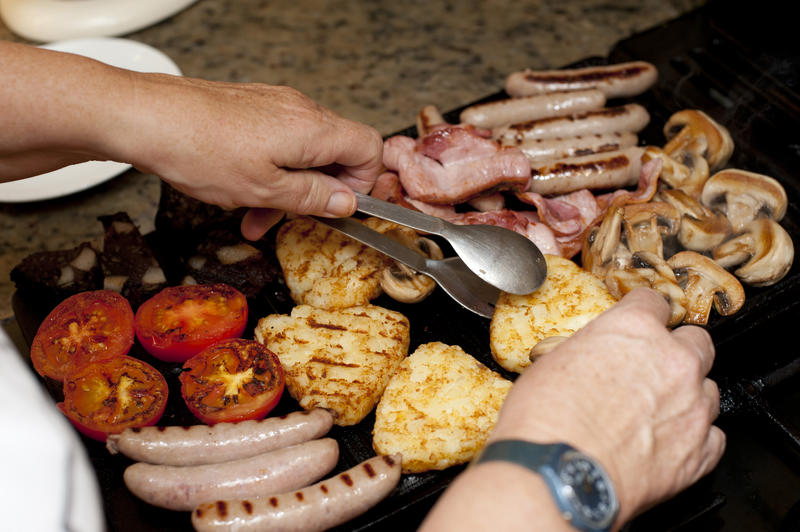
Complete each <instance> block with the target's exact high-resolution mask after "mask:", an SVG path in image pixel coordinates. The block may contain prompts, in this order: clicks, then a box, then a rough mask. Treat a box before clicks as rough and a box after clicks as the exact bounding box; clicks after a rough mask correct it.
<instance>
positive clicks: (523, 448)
mask: <svg viewBox="0 0 800 532" xmlns="http://www.w3.org/2000/svg"><path fill="white" fill-rule="evenodd" d="M565 453H578V454H583V453H579V451H577V450H576V449H575V448H574V447H572V446H570V445H567V444H566V443H535V442H531V441H525V440H498V441H494V442H492V443H490V444H488V445H487V446H486V447H484V449H483V451H481V453H480V454H479V455H478V456H477V457H476V458H475V460H474V461H473V464H479V463H482V462H489V461H502V462H509V463H513V464H517V465H520V466H523V467H525V468H527V469H529V470H531V471H533V472H534V473H537V474H538V475H539V476H541V477H542V479H543V480H544V481H545V484H546V485H547V488H548V489H549V490H550V493H551V495H552V496H553V499H554V502H555V503H556V506H557V507H558V509H559V512H561V514H562V516H563V517H564V518H565V519H566V520H567V521H568V522H569V523H570V524H571V525H572V526H573V527H575V528H576V529H578V530H582V531H587V532H605V531H608V530H610V528H611V525H612V524H613V521H614V519H613V518H610V522H608V526H604V527H601V528H596V527H593V526H591V525H588V524H587V523H583V522H582V521H581V519H579V518H578V515H576V513H575V511H574V510H573V508H571V507H570V505H569V504H568V503H567V500H566V499H567V498H566V493H565V492H564V489H565V488H566V489H571V488H568V487H566V486H565V485H564V484H563V483H562V482H561V480H560V478H559V475H558V471H557V470H558V468H559V461H560V460H561V457H562V456H564V454H565ZM584 456H585V455H584ZM597 467H598V468H600V469H601V470H602V467H601V466H600V465H599V464H597ZM603 474H604V475H605V471H603ZM611 489H612V491H613V487H611ZM614 516H616V509H615V511H614Z"/></svg>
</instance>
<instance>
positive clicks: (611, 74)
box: [506, 61, 658, 98]
mask: <svg viewBox="0 0 800 532" xmlns="http://www.w3.org/2000/svg"><path fill="white" fill-rule="evenodd" d="M657 78H658V71H657V70H656V67H655V66H653V65H652V64H650V63H647V62H645V61H632V62H629V63H618V64H615V65H607V66H593V67H586V68H574V69H564V70H539V71H535V70H530V69H527V70H523V71H521V72H513V73H512V74H509V76H508V77H507V78H506V92H507V93H508V94H509V95H511V96H517V97H519V96H529V95H531V94H542V93H547V92H554V91H565V90H576V89H588V88H596V89H598V90H601V91H603V92H604V93H605V95H606V97H608V98H619V97H628V96H636V95H637V94H641V93H643V92H644V91H646V90H647V89H649V88H650V87H651V86H653V84H654V83H655V82H656V79H657Z"/></svg>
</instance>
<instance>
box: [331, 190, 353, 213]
mask: <svg viewBox="0 0 800 532" xmlns="http://www.w3.org/2000/svg"><path fill="white" fill-rule="evenodd" d="M355 210H356V205H355V197H354V196H353V195H352V194H348V193H347V192H334V193H333V195H332V196H331V197H330V198H329V199H328V205H327V206H326V207H325V213H326V214H329V215H330V216H350V215H351V214H353V212H354V211H355Z"/></svg>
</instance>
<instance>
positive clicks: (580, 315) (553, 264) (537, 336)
mask: <svg viewBox="0 0 800 532" xmlns="http://www.w3.org/2000/svg"><path fill="white" fill-rule="evenodd" d="M545 260H546V261H547V277H546V278H545V281H544V283H543V284H542V286H541V287H540V288H539V290H537V291H536V292H534V293H532V294H528V295H524V296H518V295H514V294H507V293H501V294H500V298H499V299H498V301H497V306H496V307H495V311H494V316H493V317H492V321H491V324H490V325H489V343H490V347H491V350H492V356H493V357H494V359H495V360H496V361H497V363H498V364H500V366H502V367H503V368H505V369H507V370H508V371H515V372H517V373H520V372H522V370H523V369H525V368H526V367H527V366H528V365H530V363H531V358H530V352H531V349H533V348H534V347H535V346H536V344H538V343H539V342H541V341H542V340H544V339H545V338H548V337H550V336H570V335H571V334H573V333H574V332H575V331H577V330H578V329H580V328H581V327H583V326H584V325H586V324H587V323H589V321H591V320H592V318H594V317H595V316H597V315H599V314H600V313H601V312H603V311H604V310H606V309H608V308H610V307H611V306H612V305H613V304H614V303H616V299H614V297H613V296H612V295H611V293H610V292H609V291H608V288H606V286H605V284H604V283H603V281H602V280H600V278H598V277H596V276H595V275H593V274H591V273H589V272H587V271H585V270H583V269H581V267H580V266H578V265H577V264H575V263H574V262H572V261H571V260H568V259H564V258H561V257H557V256H555V255H545Z"/></svg>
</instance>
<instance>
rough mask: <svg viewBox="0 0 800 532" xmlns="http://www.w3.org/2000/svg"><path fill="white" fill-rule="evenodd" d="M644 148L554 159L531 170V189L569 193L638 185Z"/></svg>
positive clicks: (538, 191)
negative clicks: (585, 189)
mask: <svg viewBox="0 0 800 532" xmlns="http://www.w3.org/2000/svg"><path fill="white" fill-rule="evenodd" d="M643 153H644V149H643V148H639V147H631V148H626V149H624V150H618V151H613V152H607V153H599V154H594V155H586V156H584V157H573V158H571V159H561V160H559V161H550V162H547V163H544V165H542V166H538V167H534V168H532V169H531V174H532V177H531V184H530V187H528V191H530V192H536V193H538V194H542V195H551V194H566V193H568V192H574V191H576V190H581V189H584V188H588V189H612V188H622V187H626V186H630V185H635V184H636V183H637V182H638V181H639V174H640V173H641V169H642V154H643Z"/></svg>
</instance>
